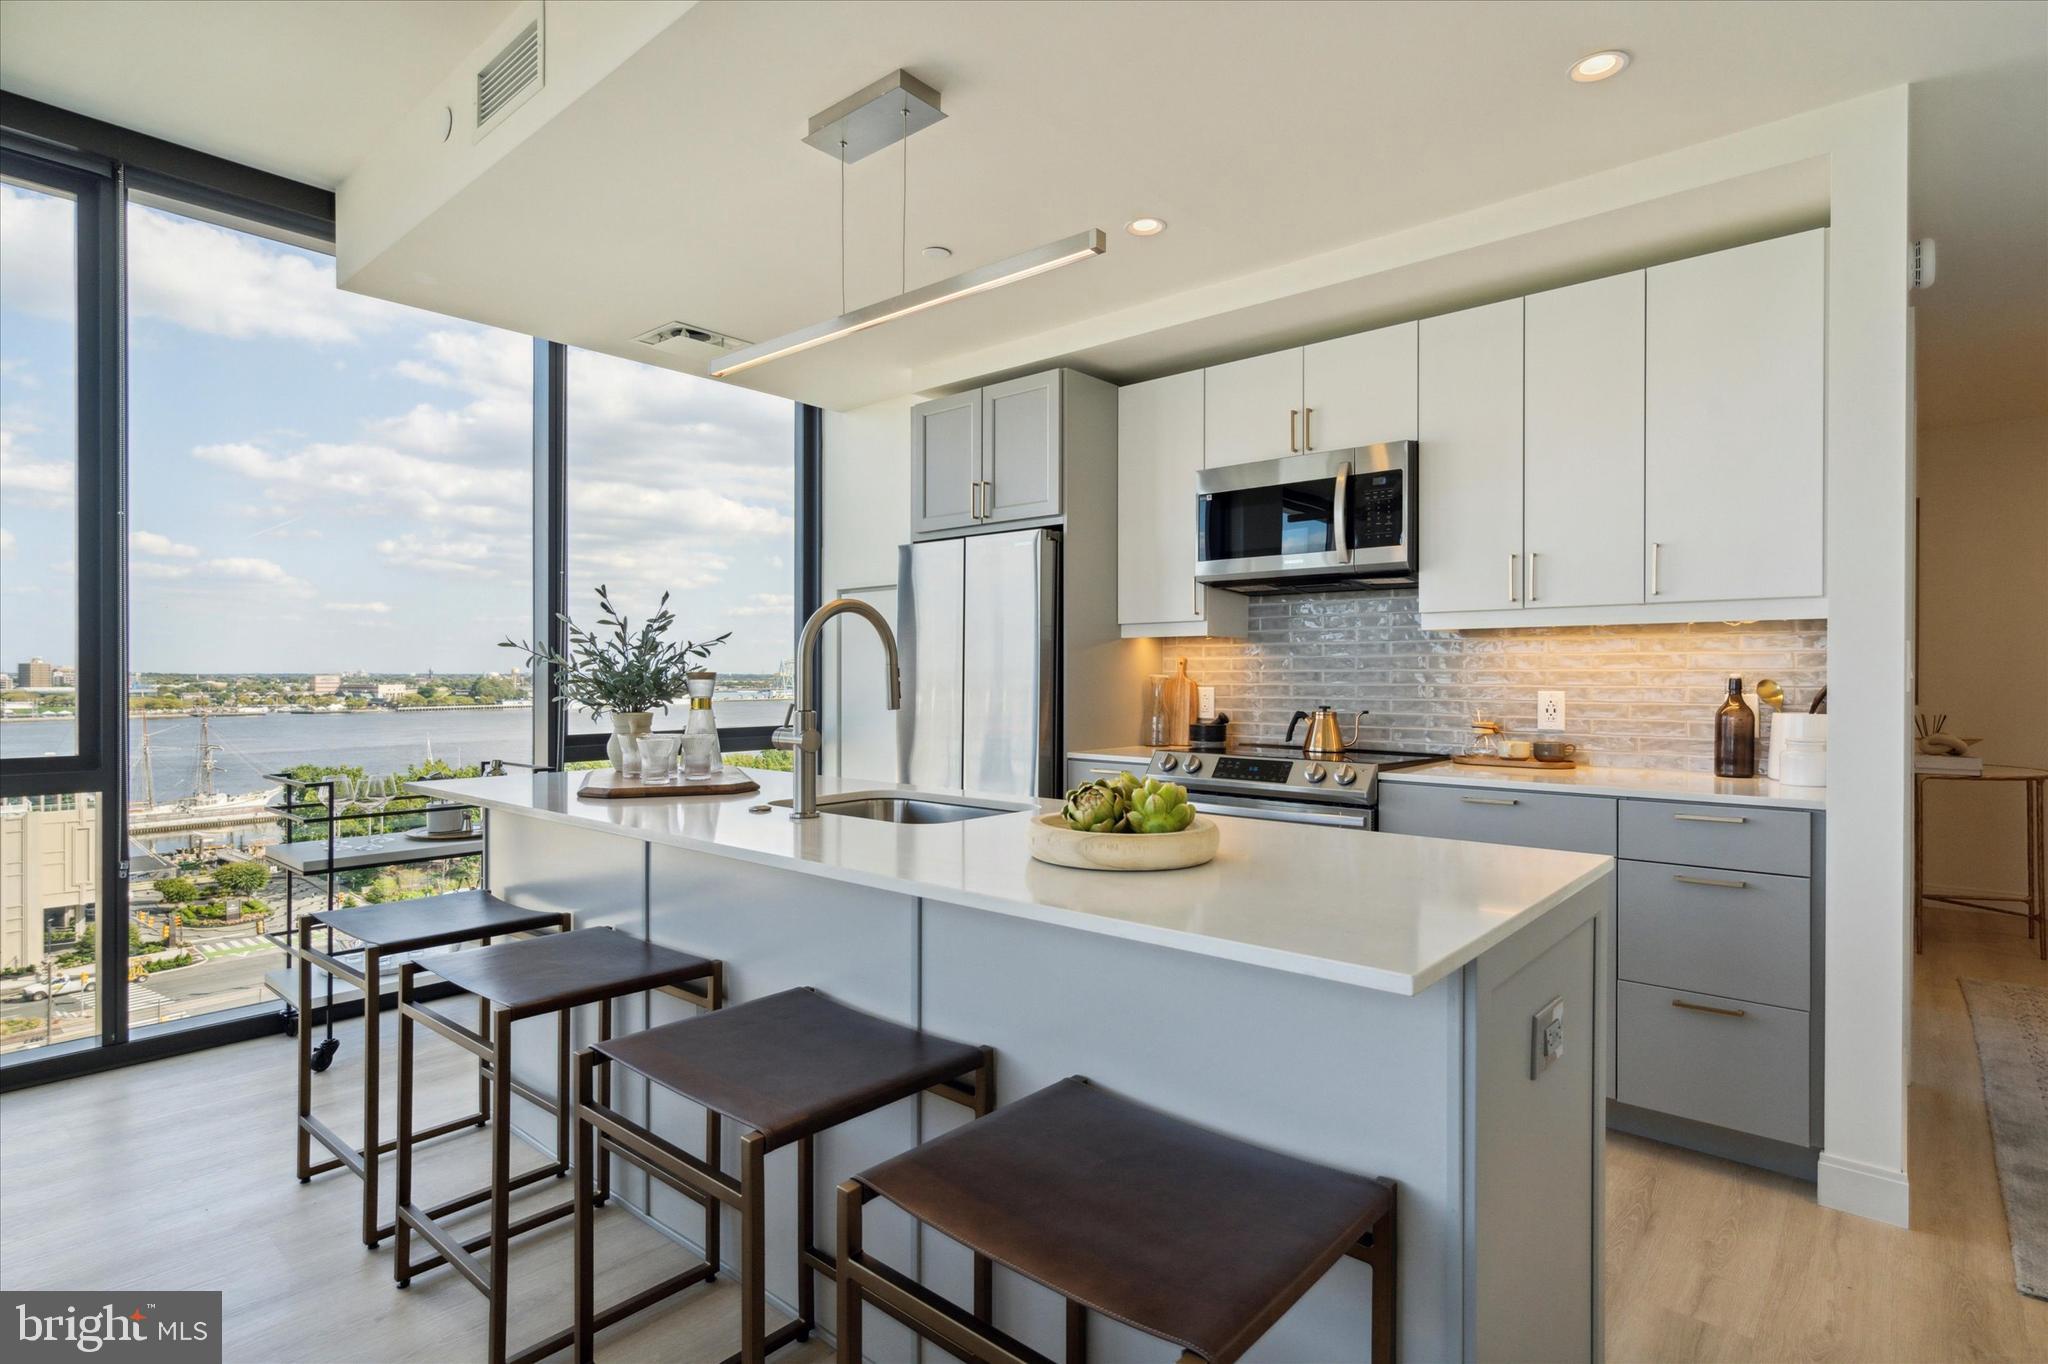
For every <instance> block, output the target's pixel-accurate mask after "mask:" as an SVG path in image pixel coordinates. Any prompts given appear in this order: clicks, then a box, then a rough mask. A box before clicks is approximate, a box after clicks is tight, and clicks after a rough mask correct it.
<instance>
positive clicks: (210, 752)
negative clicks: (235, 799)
mask: <svg viewBox="0 0 2048 1364" xmlns="http://www.w3.org/2000/svg"><path fill="white" fill-rule="evenodd" d="M218 752H220V745H219V744H217V743H215V742H214V741H213V731H212V730H211V729H210V728H209V727H208V722H207V712H206V711H203V710H202V711H200V712H199V784H198V786H197V788H196V789H195V790H194V791H193V794H194V795H199V796H210V795H212V794H213V774H214V773H215V772H216V771H218V770H219V769H220V763H219V761H218V760H217V759H216V758H215V757H214V755H215V754H216V753H218Z"/></svg>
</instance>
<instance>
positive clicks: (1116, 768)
mask: <svg viewBox="0 0 2048 1364" xmlns="http://www.w3.org/2000/svg"><path fill="white" fill-rule="evenodd" d="M1148 766H1150V764H1149V763H1142V762H1138V761H1136V760H1130V761H1122V762H1120V761H1118V760H1117V759H1114V758H1069V759H1067V785H1066V789H1067V790H1069V791H1071V790H1073V789H1074V788H1075V787H1077V786H1082V785H1085V784H1087V783H1088V782H1091V781H1100V780H1101V779H1102V778H1104V777H1113V776H1115V775H1116V774H1117V773H1119V772H1129V773H1131V774H1132V775H1133V776H1136V775H1137V774H1139V773H1141V772H1143V771H1144V770H1145V769H1146V768H1147V767H1148Z"/></svg>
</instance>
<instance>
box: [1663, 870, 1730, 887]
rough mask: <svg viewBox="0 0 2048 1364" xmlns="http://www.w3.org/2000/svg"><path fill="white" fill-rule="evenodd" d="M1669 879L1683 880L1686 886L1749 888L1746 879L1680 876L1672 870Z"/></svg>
mask: <svg viewBox="0 0 2048 1364" xmlns="http://www.w3.org/2000/svg"><path fill="white" fill-rule="evenodd" d="M1671 879H1672V880H1674V881H1683V882H1685V884H1687V885H1688V886H1713V887H1715V888H1716V889H1719V890H1747V889H1749V882H1747V881H1723V880H1721V879H1720V878H1718V877H1713V876H1680V875H1679V874H1678V873H1677V872H1673V873H1672V874H1671Z"/></svg>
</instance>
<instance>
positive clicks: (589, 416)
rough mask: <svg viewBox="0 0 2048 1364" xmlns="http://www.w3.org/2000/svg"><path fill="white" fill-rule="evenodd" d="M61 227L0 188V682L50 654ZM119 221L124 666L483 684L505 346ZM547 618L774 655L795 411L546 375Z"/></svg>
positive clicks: (63, 585) (506, 578)
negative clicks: (125, 333)
mask: <svg viewBox="0 0 2048 1364" xmlns="http://www.w3.org/2000/svg"><path fill="white" fill-rule="evenodd" d="M70 215H71V206H70V204H69V203H68V201H65V200H63V199H61V198H57V197H55V196H51V195H47V194H41V193H38V192H36V191H33V190H28V189H23V188H20V187H16V186H0V232H4V233H5V236H6V238H7V242H8V250H7V251H6V252H5V253H4V256H0V272H4V274H0V300H4V307H0V561H4V568H0V576H4V578H5V580H6V581H5V583H4V585H0V636H4V638H0V660H4V661H5V662H6V663H7V664H9V665H13V664H16V663H19V662H21V661H25V660H27V659H28V658H30V657H32V656H38V655H39V656H41V657H43V658H45V659H49V660H51V661H53V662H55V661H57V660H59V659H64V660H71V661H75V658H76V653H77V638H76V621H75V612H76V608H75V601H76V581H77V566H76V550H75V538H74V530H73V524H74V523H73V520H72V516H73V512H74V509H75V505H76V504H75V495H76V494H75V485H76V459H75V453H74V449H75V434H74V413H73V412H72V411H71V407H70V395H71V393H72V392H73V390H74V378H73V375H74V362H73V354H74V351H75V335H74V332H73V330H72V325H71V321H70V308H71V306H72V303H71V298H72V290H71V287H70V280H71V247H70V241H71V238H70V232H71V227H70V221H71V219H70ZM128 227H129V260H130V288H129V298H130V306H129V345H130V376H129V402H130V417H129V476H130V496H129V508H130V516H129V524H130V527H131V531H130V535H129V544H128V552H129V565H130V569H129V577H130V593H131V607H130V613H129V614H130V622H131V624H130V629H131V638H130V653H131V667H132V669H133V670H135V671H165V672H178V673H186V674H196V673H202V672H220V671H227V672H239V673H244V674H257V673H274V674H291V673H313V672H327V671H335V670H337V669H339V670H365V671H375V672H387V673H397V672H409V671H410V672H421V671H425V670H426V669H429V668H431V669H433V670H435V671H438V672H467V673H478V672H502V671H504V670H505V669H506V668H508V667H512V666H516V660H515V658H514V656H513V655H512V654H511V653H510V651H507V650H502V649H500V648H498V643H499V641H500V640H502V639H504V638H506V637H507V636H510V637H513V638H526V637H529V636H530V635H531V634H532V633H533V631H532V622H531V618H530V616H531V606H530V602H531V586H530V575H531V540H530V536H531V529H530V527H531V509H530V489H531V439H532V434H531V427H532V415H531V384H532V368H533V345H532V342H531V340H530V339H529V338H527V337H524V336H519V335H515V334H512V333H507V332H500V331H495V330H493V329H490V328H487V327H483V326H479V325H476V324H473V323H469V322H464V321H459V320H456V319H452V318H447V317H441V316H436V315H434V314H430V313H424V312H420V311H417V310H414V309H410V308H405V307H401V306H399V305H395V304H390V303H386V302H383V301H381V300H376V299H371V298H366V297H362V296H359V295H354V294H349V293H345V292H342V291H340V290H338V289H336V288H335V287H334V267H333V261H332V259H331V258H329V257H327V256H324V255H320V254H317V253H314V252H310V251H305V250H301V249H299V248H297V247H294V246H288V245H284V244H282V243H279V242H275V241H271V240H268V239H266V238H261V237H257V236H254V235H251V234H249V233H246V232H237V231H234V230H231V229H228V228H225V227H220V226H216V225H213V224H210V223H202V222H199V221H196V220H194V219H191V218H186V217H182V216H180V215H178V214H175V213H171V212H166V211H163V210H161V209H157V208H152V207H145V206H142V205H139V204H136V205H131V206H130V208H129V210H128ZM569 363H570V403H569V411H568V421H569V428H570V471H571V477H570V497H569V528H570V529H569V550H570V563H569V586H570V595H569V602H568V605H569V609H570V613H571V615H572V616H574V617H575V618H576V619H577V620H578V621H579V623H584V622H585V621H586V617H588V616H590V615H592V614H593V611H592V608H593V607H594V599H593V595H592V590H593V589H594V588H595V587H597V586H598V584H600V583H604V584H606V585H608V586H609V587H610V589H611V591H612V594H613V597H614V599H615V600H616V601H617V602H618V603H619V605H620V607H621V608H622V609H623V610H625V611H626V612H627V613H628V614H629V615H630V616H631V617H632V618H633V619H634V620H636V621H637V620H640V619H642V618H644V617H645V616H647V615H649V614H651V613H652V612H653V611H654V610H655V609H656V606H657V603H658V602H659V600H660V597H661V594H662V592H664V591H671V592H673V593H674V596H673V599H672V600H671V602H670V606H671V609H673V610H674V611H675V612H676V616H677V622H676V626H675V633H676V634H677V635H678V636H680V637H681V638H690V639H705V638H710V637H714V636H716V635H719V634H722V633H725V632H726V631H728V630H729V631H732V632H733V638H732V641H731V642H730V643H729V644H728V645H727V646H726V647H725V648H724V649H722V650H720V651H719V653H718V654H717V655H715V656H714V658H713V666H715V667H719V668H721V669H725V670H729V671H735V672H751V673H770V672H773V671H775V670H776V668H777V667H778V666H779V665H780V663H781V661H782V659H783V657H784V656H785V655H786V654H787V653H788V652H789V648H790V640H791V638H792V637H793V635H794V619H793V611H794V597H793V592H792V583H791V581H790V577H791V571H792V570H791V566H790V564H791V560H790V545H791V537H792V535H793V526H794V520H793V508H794V408H793V405H792V404H790V403H789V402H788V401H786V400H783V399H777V398H771V397H767V396H765V395H761V394H757V393H753V392H751V391H748V390H743V389H735V388H731V387H728V386H726V385H722V384H717V383H713V382H711V381H708V380H702V379H696V378H693V377H691V376H687V375H680V374H676V373H674V372H671V371H668V370H664V369H660V368H657V367H654V366H649V365H643V364H637V363H635V362H632V361H627V360H619V359H616V358H614V357H611V356H605V355H599V354H595V353H591V352H584V351H575V352H572V353H571V355H570V361H569Z"/></svg>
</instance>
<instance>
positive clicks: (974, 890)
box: [413, 772, 1613, 994]
mask: <svg viewBox="0 0 2048 1364" xmlns="http://www.w3.org/2000/svg"><path fill="white" fill-rule="evenodd" d="M586 775H587V774H585V773H583V772H547V773H532V774H520V775H517V776H505V777H482V778H472V779H469V780H464V781H435V782H420V783H416V784H415V786H414V788H413V789H415V790H417V791H419V792H422V793H424V794H430V795H435V796H439V797H443V798H446V799H449V800H460V801H463V802H465V803H469V804H474V805H479V806H482V807H484V808H485V809H487V810H492V811H499V812H503V813H505V814H508V815H513V816H519V817H525V818H531V819H539V820H545V821H548V822H550V823H554V824H562V825H568V826H571V827H574V828H579V829H588V830H591V831H593V832H598V833H605V834H612V835H617V836H620V837H625V838H635V839H640V840H642V841H645V842H650V843H660V844H665V845H669V846H672V847H678V848H686V849H690V850H693V851H697V852H705V853H712V854H715V855H718V856H723V857H732V858H736V859H739V860H741V861H745V862H752V863H756V864H759V865H763V866H771V867H782V868H787V869H790V870H794V871H799V872H804V873H807V874H810V875H814V876H819V877H823V878H825V879H828V880H838V881H847V882H851V883H853V884H856V885H862V886H870V887H874V888H876V889H880V890H888V891H897V892H900V893H903V894H907V895H917V896H921V897H925V898H928V899H933V900H941V901H945V902H947V903H950V904H957V905H965V906H968V907H970V908H975V909H982V910H987V911H989V912H991V913H995V914H1008V915H1014V916H1017V917H1021V918H1028V919H1034V920H1037V921H1040V922H1044V923H1051V924H1060V925H1064V926H1066V927H1069V928H1074V929H1078V930H1081V931H1083V932H1090V933H1102V934H1107V935H1110V936H1113V937H1120V938H1128V939H1133V940H1136V941H1139V942H1147V943H1153V944H1156V945H1159V946H1163V947H1171V948H1177V949H1180V950H1183V951H1190V952H1200V953H1204V954H1206V955H1209V956H1214V957H1223V958H1228V959H1231V960H1235V961H1242V962H1248V963H1251V964H1253V965H1258V966H1264V967H1270V968H1272V969H1275V970H1282V971H1290V972H1294V973H1296V974H1299V975H1305V976H1316V977H1321V978H1323V979H1327V980H1334V981H1342V982H1345V983H1348V984H1352V985H1358V986H1364V987H1366V988H1369V989H1374V990H1384V991H1388V992H1391V993H1394V994H1417V993H1420V992H1421V991H1423V990H1426V989H1428V988H1429V987H1430V986H1431V985H1433V984H1435V983H1436V982H1437V981H1439V980H1441V979H1443V978H1444V977H1445V976H1447V975H1450V974H1451V973H1452V972H1454V971H1456V970H1458V969H1459V968H1460V967H1462V966H1464V965H1465V964H1466V963H1467V962H1470V961H1472V960H1473V959H1474V958H1476V957H1478V956H1479V955H1480V954H1481V953H1483V952H1485V951H1486V950H1487V949H1488V948H1490V947H1492V946H1493V945H1495V944H1496V943H1499V942H1502V941H1505V940H1506V939H1507V938H1509V937H1512V936H1513V935H1514V934H1516V933H1518V932H1520V931H1521V930H1522V929H1524V928H1526V927H1528V926H1529V925H1531V924H1533V923H1534V922H1536V921H1537V920H1538V919H1540V918H1542V917H1543V915H1544V914H1546V913H1547V912H1548V911H1550V910H1551V909H1553V908H1555V907H1557V906H1558V905H1560V904H1562V903H1563V902H1564V901H1565V900H1567V899H1569V898H1570V897H1571V896H1572V895H1574V894H1576V893H1577V892H1578V891H1580V890H1583V889H1584V888H1585V887H1587V886H1589V885H1591V884H1593V883H1595V882H1596V881H1598V880H1599V879H1600V878H1601V877H1602V876H1607V875H1610V874H1611V873H1612V868H1613V860H1612V859H1611V858H1607V857H1600V856H1594V855H1591V854H1586V853H1567V852H1552V851H1548V850H1545V849H1534V848H1513V847H1503V846H1495V845H1492V844H1482V843H1460V842H1453V841H1450V840H1445V839H1431V838H1411V837H1407V836H1405V835H1401V834H1382V833H1365V832H1362V831H1358V830H1346V829H1331V828H1324V827H1319V826H1314V825H1301V824H1283V823H1276V822H1273V821H1269V820H1246V819H1236V818H1230V817H1227V816H1226V817H1214V816H1212V818H1216V822H1217V823H1218V824H1219V825H1221V826H1222V841H1221V850H1220V851H1219V852H1218V854H1217V856H1216V860H1215V861H1213V862H1211V863H1209V864H1208V865H1207V866H1203V867H1192V868H1189V869H1186V870H1183V871H1166V872H1130V873H1119V872H1105V871H1082V870H1077V869H1074V868H1069V867H1054V866H1049V865H1046V864H1044V863H1041V862H1036V861H1034V860H1032V858H1031V854H1030V852H1029V850H1028V834H1029V825H1030V821H1031V820H1032V819H1034V818H1036V817H1037V816H1038V814H1040V813H1041V812H1048V813H1049V812H1051V811H1054V810H1057V809H1058V805H1057V804H1056V803H1055V802H1052V801H1039V802H1028V803H1027V802H1024V801H1021V800H1018V799H1016V798H999V797H976V796H968V797H964V799H970V800H977V801H980V802H982V803H986V804H1002V805H1004V806H1006V807H1008V812H1007V813H1004V814H1000V815H993V816H990V817H988V818H985V819H970V820H964V821H961V822H958V823H953V824H927V825H897V824H888V823H882V822H879V821H875V820H866V819H857V818H853V817H850V816H846V815H823V816H821V817H819V818H817V819H814V820H803V821H794V820H791V819H790V818H789V814H788V811H787V810H786V809H780V808H776V809H771V810H769V811H768V812H766V813H754V812H753V811H752V810H751V809H750V807H752V806H757V805H762V804H765V803H767V802H769V801H771V800H777V799H785V798H787V797H788V795H789V787H790V778H789V776H788V774H786V773H780V772H760V773H756V774H755V775H756V776H757V777H758V778H759V780H760V783H761V790H760V792H759V793H758V794H749V795H743V796H675V797H657V798H652V799H642V800H586V799H583V798H581V797H579V796H578V795H577V794H576V787H577V785H578V784H580V782H581V781H582V780H583V778H584V777H585V776H586ZM908 789H909V788H906V787H901V786H897V785H894V784H892V783H887V782H865V781H857V780H850V779H843V778H841V779H835V778H831V777H827V778H823V779H822V780H821V781H820V782H819V793H820V795H821V797H824V798H827V799H829V798H830V797H832V796H834V795H850V794H854V793H876V794H880V793H891V792H902V791H906V790H908ZM931 794H933V795H936V796H937V797H938V798H940V799H946V798H948V795H947V793H931ZM951 798H952V799H956V800H957V799H963V797H961V796H959V794H958V793H951ZM502 828H503V825H502V824H497V825H496V826H495V828H494V830H493V832H494V833H496V832H497V831H498V830H502Z"/></svg>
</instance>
